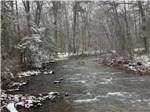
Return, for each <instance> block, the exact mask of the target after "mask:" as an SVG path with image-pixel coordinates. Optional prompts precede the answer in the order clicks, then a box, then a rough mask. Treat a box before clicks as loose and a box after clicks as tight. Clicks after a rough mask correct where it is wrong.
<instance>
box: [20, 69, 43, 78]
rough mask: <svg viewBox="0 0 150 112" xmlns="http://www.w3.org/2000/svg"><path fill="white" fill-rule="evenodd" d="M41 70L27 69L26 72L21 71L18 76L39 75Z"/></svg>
mask: <svg viewBox="0 0 150 112" xmlns="http://www.w3.org/2000/svg"><path fill="white" fill-rule="evenodd" d="M40 73H41V72H40V71H39V70H38V71H34V70H32V71H26V72H20V73H18V77H27V76H32V75H39V74H40Z"/></svg>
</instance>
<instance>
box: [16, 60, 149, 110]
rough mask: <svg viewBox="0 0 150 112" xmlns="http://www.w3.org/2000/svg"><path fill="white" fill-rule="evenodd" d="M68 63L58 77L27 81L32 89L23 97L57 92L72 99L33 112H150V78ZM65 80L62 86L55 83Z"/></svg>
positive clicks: (57, 72)
mask: <svg viewBox="0 0 150 112" xmlns="http://www.w3.org/2000/svg"><path fill="white" fill-rule="evenodd" d="M78 61H79V60H77V61H75V60H68V61H67V60H66V61H62V62H60V63H59V64H57V65H56V66H55V67H54V69H55V74H54V75H53V76H52V75H39V76H36V77H31V78H27V80H29V81H30V83H29V85H27V86H25V87H23V88H22V89H21V91H19V93H24V94H33V93H34V94H37V93H47V92H49V91H56V92H61V93H66V92H67V93H69V94H71V96H68V97H65V98H62V99H59V100H58V101H55V102H53V103H52V102H49V101H47V102H46V103H44V104H43V105H42V107H40V108H38V109H31V110H30V112H150V76H136V75H133V74H128V73H125V72H121V71H119V70H116V69H112V68H109V67H101V66H98V65H96V64H93V63H92V62H91V60H90V59H84V62H85V64H84V65H81V64H78ZM62 77H63V78H64V80H63V81H62V83H61V84H53V81H55V80H57V79H59V78H62Z"/></svg>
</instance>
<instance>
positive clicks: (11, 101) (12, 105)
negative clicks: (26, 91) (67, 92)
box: [1, 92, 59, 112]
mask: <svg viewBox="0 0 150 112" xmlns="http://www.w3.org/2000/svg"><path fill="white" fill-rule="evenodd" d="M56 96H59V93H58V92H49V93H48V94H46V95H42V94H40V95H39V96H23V95H21V94H20V95H12V94H6V93H4V92H2V93H1V108H2V109H4V107H5V108H7V110H9V111H10V112H18V111H17V108H19V107H21V108H26V109H28V108H31V107H37V106H41V105H42V104H41V102H42V101H45V100H48V99H49V100H53V99H54V98H55V97H56Z"/></svg>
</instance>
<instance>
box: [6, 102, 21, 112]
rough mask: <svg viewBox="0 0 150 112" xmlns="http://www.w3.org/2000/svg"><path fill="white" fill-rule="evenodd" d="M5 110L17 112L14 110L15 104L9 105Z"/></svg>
mask: <svg viewBox="0 0 150 112" xmlns="http://www.w3.org/2000/svg"><path fill="white" fill-rule="evenodd" d="M6 108H7V109H8V110H9V111H10V112H18V111H17V110H16V108H15V104H14V103H9V104H8V105H7V106H6Z"/></svg>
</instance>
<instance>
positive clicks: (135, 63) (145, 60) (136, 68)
mask: <svg viewBox="0 0 150 112" xmlns="http://www.w3.org/2000/svg"><path fill="white" fill-rule="evenodd" d="M102 63H103V64H106V65H108V66H112V67H117V68H120V69H122V70H125V71H128V72H133V73H136V74H140V75H150V56H149V55H140V56H136V55H135V56H134V57H133V59H132V60H130V59H126V58H123V57H115V58H112V59H107V61H106V60H105V61H103V62H102Z"/></svg>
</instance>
